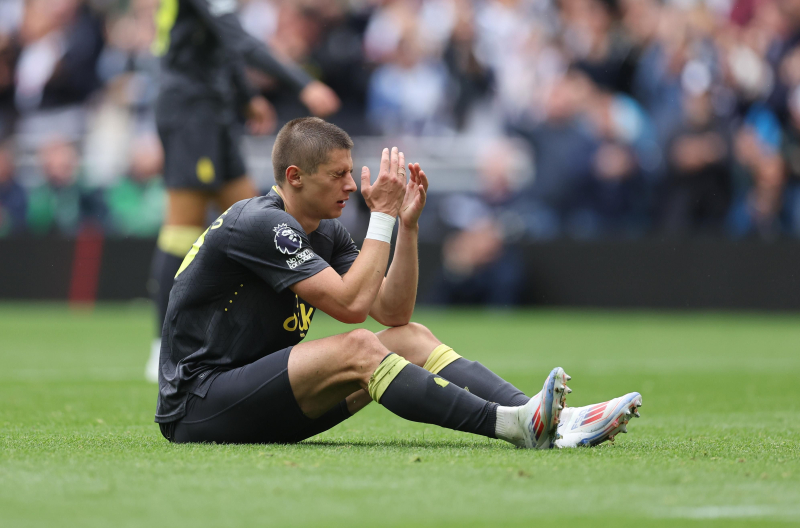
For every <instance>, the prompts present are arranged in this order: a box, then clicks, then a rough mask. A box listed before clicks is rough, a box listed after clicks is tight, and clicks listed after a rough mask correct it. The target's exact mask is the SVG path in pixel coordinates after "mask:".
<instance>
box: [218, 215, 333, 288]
mask: <svg viewBox="0 0 800 528" xmlns="http://www.w3.org/2000/svg"><path fill="white" fill-rule="evenodd" d="M227 255H228V257H229V258H231V259H233V260H234V261H236V262H238V263H240V264H242V265H243V266H245V267H246V268H247V269H249V270H250V271H252V272H253V273H255V274H256V275H258V276H259V277H260V278H261V279H262V280H263V281H264V282H266V283H267V284H269V285H270V286H271V287H272V289H274V290H275V291H276V292H281V291H283V290H285V289H286V288H288V287H289V286H291V285H292V284H295V283H297V282H300V281H301V280H304V279H307V278H309V277H312V276H314V275H316V274H317V273H319V272H320V271H322V270H324V269H325V268H327V267H328V263H327V262H325V260H323V259H322V257H320V256H319V255H317V254H316V253H314V250H313V249H312V248H311V243H310V242H309V240H308V236H307V235H306V233H305V231H303V228H302V227H300V224H298V223H297V221H296V220H295V219H294V218H292V216H291V215H289V214H288V213H285V212H283V211H271V212H260V214H242V215H240V217H239V219H238V220H237V221H236V223H235V224H234V225H233V226H232V227H231V236H230V240H229V243H228V248H227Z"/></svg>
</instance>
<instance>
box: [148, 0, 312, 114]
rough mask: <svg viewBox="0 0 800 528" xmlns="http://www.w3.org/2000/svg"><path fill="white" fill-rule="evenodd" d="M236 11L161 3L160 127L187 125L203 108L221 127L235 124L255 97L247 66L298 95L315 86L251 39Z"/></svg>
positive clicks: (218, 0) (184, 0) (225, 3)
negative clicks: (206, 108) (246, 71)
mask: <svg viewBox="0 0 800 528" xmlns="http://www.w3.org/2000/svg"><path fill="white" fill-rule="evenodd" d="M236 8H237V2H236V0H161V6H160V8H159V11H158V14H157V16H156V21H157V35H156V39H155V43H154V45H153V49H154V51H155V53H156V54H158V55H161V56H162V59H161V79H160V93H159V97H158V102H157V105H156V116H157V118H158V121H159V124H160V125H161V126H169V125H170V124H177V123H180V122H182V121H183V120H185V118H186V116H187V115H191V114H192V113H195V112H196V111H197V106H198V105H200V106H201V107H206V106H210V107H212V114H211V115H214V116H215V117H216V119H217V120H218V122H222V123H231V122H233V121H234V120H235V119H236V118H237V117H238V116H237V114H238V109H239V108H241V107H242V106H243V104H244V103H245V102H246V101H247V100H249V99H250V98H251V97H252V96H253V95H255V91H254V90H253V89H252V87H250V85H249V83H248V81H247V79H246V76H245V71H244V67H245V65H246V66H250V67H252V68H255V69H257V70H260V71H262V72H264V73H266V74H267V75H270V76H272V77H274V78H276V79H277V80H278V81H279V82H280V83H281V84H284V85H286V86H288V87H289V88H291V89H293V90H295V91H297V92H299V91H300V90H301V89H302V88H303V87H304V86H305V85H306V84H308V83H309V82H310V81H311V78H310V77H309V76H308V75H307V74H306V73H305V72H303V71H302V70H301V69H300V68H298V67H296V66H294V65H289V64H284V63H282V62H280V61H278V60H276V59H275V57H274V56H273V55H272V54H271V53H270V51H269V49H268V48H267V47H266V46H265V45H264V44H263V43H262V42H261V41H259V40H258V39H256V38H254V37H252V36H251V35H249V34H247V33H246V32H245V31H244V29H243V28H242V26H241V24H240V23H239V20H238V19H237V17H236V13H235V12H236Z"/></svg>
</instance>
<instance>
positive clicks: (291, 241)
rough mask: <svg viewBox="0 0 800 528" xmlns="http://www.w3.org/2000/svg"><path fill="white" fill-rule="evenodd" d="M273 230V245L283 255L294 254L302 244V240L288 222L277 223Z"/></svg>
mask: <svg viewBox="0 0 800 528" xmlns="http://www.w3.org/2000/svg"><path fill="white" fill-rule="evenodd" d="M274 231H275V247H276V248H277V249H278V251H280V252H281V253H283V254H284V255H294V254H295V253H297V252H298V251H300V248H301V247H302V246H303V241H302V239H301V238H300V235H298V234H297V231H295V230H294V229H292V228H291V227H289V225H288V224H278V226H277V227H276V228H275V229H274Z"/></svg>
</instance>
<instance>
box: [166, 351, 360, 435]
mask: <svg viewBox="0 0 800 528" xmlns="http://www.w3.org/2000/svg"><path fill="white" fill-rule="evenodd" d="M291 351H292V348H291V347H289V348H284V349H283V350H280V351H278V352H275V353H273V354H270V355H268V356H266V357H263V358H261V359H259V360H258V361H256V362H254V363H251V364H249V365H245V366H243V367H239V368H237V369H233V370H228V371H225V372H222V373H221V374H218V375H217V376H216V377H215V378H214V379H213V380H212V381H211V385H210V387H209V388H208V392H206V396H205V398H203V397H200V396H196V395H193V394H192V395H190V396H189V400H188V401H187V402H186V415H185V416H184V417H183V418H182V419H180V420H178V421H177V422H171V423H167V424H160V426H161V432H162V434H163V435H164V437H165V438H167V440H170V441H173V442H178V443H183V442H217V443H227V444H264V443H293V442H299V441H300V440H304V439H306V438H309V437H311V436H314V435H315V434H318V433H321V432H322V431H326V430H328V429H330V428H331V427H333V426H334V425H336V424H338V423H340V422H342V421H343V420H346V419H347V418H349V417H350V413H349V412H348V411H347V405H346V402H345V401H344V400H342V401H341V402H340V403H339V404H338V405H336V406H335V407H334V408H333V409H331V410H330V411H328V412H327V413H326V414H324V415H323V416H321V417H319V418H317V419H316V420H312V419H310V418H307V417H306V416H305V415H304V414H303V412H302V411H301V410H300V406H299V405H298V404H297V400H295V397H294V393H293V392H292V387H291V386H290V385H289V370H288V365H289V353H290V352H291Z"/></svg>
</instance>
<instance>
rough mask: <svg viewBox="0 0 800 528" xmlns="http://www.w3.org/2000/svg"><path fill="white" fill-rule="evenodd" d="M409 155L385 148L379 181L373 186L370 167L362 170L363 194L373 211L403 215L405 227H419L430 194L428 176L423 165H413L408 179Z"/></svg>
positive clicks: (410, 166)
mask: <svg viewBox="0 0 800 528" xmlns="http://www.w3.org/2000/svg"><path fill="white" fill-rule="evenodd" d="M405 161H406V158H405V155H404V154H403V153H402V152H398V150H397V147H392V150H391V152H390V151H389V149H388V148H387V149H383V152H382V153H381V167H380V172H379V173H378V179H377V180H375V183H374V184H370V172H369V168H367V167H363V168H362V169H361V194H362V195H363V196H364V200H365V201H366V202H367V206H368V207H369V209H370V211H372V212H374V213H385V214H388V215H390V216H392V217H396V216H398V215H399V216H400V222H401V223H402V225H403V226H404V227H416V226H417V221H418V220H419V216H420V214H422V209H423V208H424V207H425V198H426V195H427V191H428V177H427V176H426V175H425V173H424V172H423V171H422V169H420V166H419V163H409V164H408V170H409V172H410V178H408V179H407V178H406V167H405Z"/></svg>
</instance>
